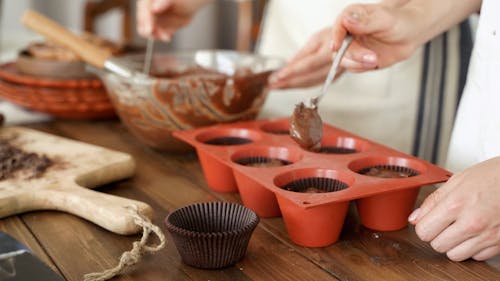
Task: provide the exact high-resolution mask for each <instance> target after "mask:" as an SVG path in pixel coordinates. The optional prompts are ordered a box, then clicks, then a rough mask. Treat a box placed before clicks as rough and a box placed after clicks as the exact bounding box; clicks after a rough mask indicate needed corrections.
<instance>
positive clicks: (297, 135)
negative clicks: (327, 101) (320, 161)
mask: <svg viewBox="0 0 500 281" xmlns="http://www.w3.org/2000/svg"><path fill="white" fill-rule="evenodd" d="M290 136H291V137H292V139H293V140H294V141H295V142H297V143H298V144H299V145H300V146H301V147H302V148H304V149H307V150H310V151H318V150H319V149H320V148H321V137H322V136H323V122H322V121H321V117H320V116H319V113H318V106H317V105H316V103H312V105H311V106H306V105H305V104H304V103H303V102H301V103H299V104H297V105H296V106H295V109H294V111H293V115H292V118H291V120H290Z"/></svg>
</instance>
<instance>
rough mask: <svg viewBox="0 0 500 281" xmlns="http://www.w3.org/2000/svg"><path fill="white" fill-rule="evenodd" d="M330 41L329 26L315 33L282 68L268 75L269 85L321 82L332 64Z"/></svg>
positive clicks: (305, 85)
mask: <svg viewBox="0 0 500 281" xmlns="http://www.w3.org/2000/svg"><path fill="white" fill-rule="evenodd" d="M331 42H332V37H331V28H325V29H322V30H320V31H319V32H317V33H315V34H314V35H313V36H311V38H310V39H309V41H308V42H307V43H306V44H305V45H304V47H302V49H300V50H299V51H298V52H297V53H296V54H295V56H294V57H293V58H291V59H290V60H289V61H288V63H287V65H286V66H285V67H284V68H283V69H281V70H280V71H279V72H277V73H274V74H273V75H272V76H271V77H270V79H269V83H270V87H271V88H273V89H284V88H301V87H308V86H313V85H316V84H319V83H321V82H323V81H324V80H325V77H326V75H327V74H328V71H329V70H330V66H331V64H332V51H331ZM341 72H342V71H340V73H338V74H337V76H339V75H340V74H341Z"/></svg>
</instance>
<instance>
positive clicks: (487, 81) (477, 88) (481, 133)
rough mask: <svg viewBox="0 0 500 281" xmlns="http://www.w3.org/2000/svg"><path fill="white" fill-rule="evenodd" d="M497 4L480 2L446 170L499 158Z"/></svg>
mask: <svg viewBox="0 0 500 281" xmlns="http://www.w3.org/2000/svg"><path fill="white" fill-rule="evenodd" d="M498 13H500V1H498V0H483V3H482V7H481V15H480V18H479V24H478V29H477V33H476V34H477V35H476V42H475V45H474V50H473V54H472V58H471V64H470V68H469V73H468V77H467V85H466V87H465V90H464V94H463V97H462V100H461V102H460V107H459V109H458V113H457V119H456V122H455V126H454V129H453V133H452V137H451V142H450V148H449V152H448V160H447V168H448V169H450V170H451V171H453V172H458V171H461V170H463V169H465V168H467V167H469V166H471V165H474V164H476V163H478V162H481V161H485V160H487V159H490V158H493V157H495V156H500V17H499V16H498Z"/></svg>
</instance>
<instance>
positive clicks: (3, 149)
mask: <svg viewBox="0 0 500 281" xmlns="http://www.w3.org/2000/svg"><path fill="white" fill-rule="evenodd" d="M52 164H53V162H52V160H50V159H49V158H48V157H47V156H45V155H38V154H36V153H31V152H26V151H23V150H21V149H19V148H17V147H14V146H12V145H10V144H9V143H8V142H6V141H4V140H0V180H4V179H8V178H11V177H12V176H13V174H14V173H16V172H18V171H22V172H25V173H27V174H29V177H28V178H36V177H40V176H41V175H42V174H43V173H44V172H45V171H46V170H47V168H48V167H50V166H51V165H52Z"/></svg>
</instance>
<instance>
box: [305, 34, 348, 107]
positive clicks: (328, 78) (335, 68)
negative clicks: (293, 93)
mask: <svg viewBox="0 0 500 281" xmlns="http://www.w3.org/2000/svg"><path fill="white" fill-rule="evenodd" d="M351 42H352V36H351V35H347V36H346V37H345V38H344V40H342V45H341V46H340V49H339V50H338V51H337V54H336V55H335V58H334V59H333V62H332V66H331V67H330V71H328V75H327V76H326V79H325V82H324V83H323V87H321V92H320V93H319V95H317V96H316V97H314V98H311V99H310V100H309V105H311V106H312V105H314V106H316V105H317V104H318V102H319V101H320V100H321V99H322V98H323V96H324V95H325V94H326V91H327V90H328V87H329V86H330V84H332V81H333V79H334V78H335V75H337V71H338V68H339V65H340V62H341V61H342V58H343V57H344V54H345V52H346V50H347V48H348V47H349V45H351Z"/></svg>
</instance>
